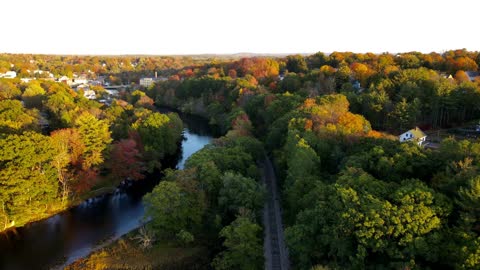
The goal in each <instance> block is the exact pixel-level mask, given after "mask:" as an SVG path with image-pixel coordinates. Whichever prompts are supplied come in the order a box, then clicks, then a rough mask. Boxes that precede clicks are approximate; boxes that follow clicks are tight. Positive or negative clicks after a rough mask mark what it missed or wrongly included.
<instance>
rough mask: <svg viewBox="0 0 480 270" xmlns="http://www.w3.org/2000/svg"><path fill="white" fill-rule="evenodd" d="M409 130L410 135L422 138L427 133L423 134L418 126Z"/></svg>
mask: <svg viewBox="0 0 480 270" xmlns="http://www.w3.org/2000/svg"><path fill="white" fill-rule="evenodd" d="M409 131H410V132H411V133H412V135H413V137H414V138H418V139H420V138H423V137H425V136H427V134H425V132H423V131H422V130H421V129H419V128H418V127H415V128H413V129H410V130H409Z"/></svg>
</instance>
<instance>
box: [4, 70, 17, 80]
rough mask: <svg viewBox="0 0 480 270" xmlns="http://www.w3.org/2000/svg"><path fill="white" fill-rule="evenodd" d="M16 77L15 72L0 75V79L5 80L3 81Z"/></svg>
mask: <svg viewBox="0 0 480 270" xmlns="http://www.w3.org/2000/svg"><path fill="white" fill-rule="evenodd" d="M16 77H17V72H15V71H7V72H5V73H3V74H1V73H0V78H5V79H13V78H16Z"/></svg>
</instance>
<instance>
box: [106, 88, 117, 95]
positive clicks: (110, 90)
mask: <svg viewBox="0 0 480 270" xmlns="http://www.w3.org/2000/svg"><path fill="white" fill-rule="evenodd" d="M105 91H106V92H107V93H108V94H109V95H110V96H112V97H118V96H119V94H120V93H119V92H118V90H114V89H105Z"/></svg>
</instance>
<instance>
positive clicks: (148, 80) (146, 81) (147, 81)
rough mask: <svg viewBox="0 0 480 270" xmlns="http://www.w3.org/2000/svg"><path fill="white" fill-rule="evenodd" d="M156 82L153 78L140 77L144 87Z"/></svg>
mask: <svg viewBox="0 0 480 270" xmlns="http://www.w3.org/2000/svg"><path fill="white" fill-rule="evenodd" d="M153 83H154V80H153V78H141V79H140V85H141V86H143V87H149V86H150V85H152V84H153Z"/></svg>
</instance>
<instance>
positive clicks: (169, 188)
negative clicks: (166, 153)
mask: <svg viewBox="0 0 480 270" xmlns="http://www.w3.org/2000/svg"><path fill="white" fill-rule="evenodd" d="M143 200H144V202H145V213H146V216H147V217H151V219H152V221H151V225H152V227H153V228H154V230H155V231H156V232H157V234H159V235H160V236H162V237H166V238H171V237H173V236H175V235H176V234H178V233H179V232H180V231H182V230H183V231H184V233H182V235H185V232H188V233H193V232H194V231H195V230H197V229H198V227H199V226H200V225H201V221H202V217H203V215H204V211H205V207H206V203H205V194H204V192H203V191H202V190H201V189H200V185H199V184H198V181H197V180H196V174H195V172H194V171H193V170H185V171H176V172H175V171H167V173H166V176H165V179H164V181H162V182H160V184H158V185H157V186H156V187H155V188H154V189H153V191H152V192H151V193H148V194H147V195H145V197H144V198H143ZM181 238H182V237H181Z"/></svg>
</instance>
